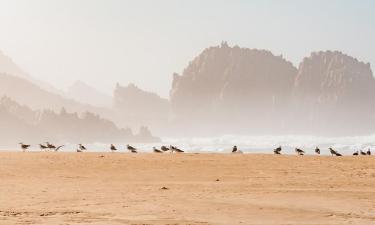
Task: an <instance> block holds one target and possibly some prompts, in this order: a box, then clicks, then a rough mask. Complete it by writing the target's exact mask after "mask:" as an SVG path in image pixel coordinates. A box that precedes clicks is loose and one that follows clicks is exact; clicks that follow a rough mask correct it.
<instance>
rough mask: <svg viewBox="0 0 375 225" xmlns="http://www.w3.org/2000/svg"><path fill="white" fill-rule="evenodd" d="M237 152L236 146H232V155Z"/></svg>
mask: <svg viewBox="0 0 375 225" xmlns="http://www.w3.org/2000/svg"><path fill="white" fill-rule="evenodd" d="M237 151H238V149H237V146H236V145H235V146H233V148H232V153H235V152H237Z"/></svg>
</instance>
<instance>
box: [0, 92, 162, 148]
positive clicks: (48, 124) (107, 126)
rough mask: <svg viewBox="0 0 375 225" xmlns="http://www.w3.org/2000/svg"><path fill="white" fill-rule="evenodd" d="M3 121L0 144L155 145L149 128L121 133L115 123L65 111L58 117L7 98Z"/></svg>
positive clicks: (1, 108)
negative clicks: (47, 142)
mask: <svg viewBox="0 0 375 225" xmlns="http://www.w3.org/2000/svg"><path fill="white" fill-rule="evenodd" d="M0 115H1V116H0V120H1V122H2V126H1V128H0V129H1V133H2V134H4V135H2V137H0V143H1V144H12V143H13V144H14V143H17V142H19V141H20V140H21V139H22V140H23V141H29V142H32V141H35V140H39V141H40V142H43V141H45V140H49V141H58V142H68V143H78V142H83V143H93V142H101V143H110V142H117V143H123V142H153V141H159V140H160V139H159V138H156V137H153V136H152V135H151V133H150V132H149V130H148V129H147V128H146V127H141V129H140V131H139V133H138V134H136V135H135V134H133V132H132V130H131V129H130V128H126V129H120V128H118V127H117V126H116V125H115V124H114V123H113V122H111V121H109V120H106V119H103V118H101V117H100V116H98V115H96V114H93V113H90V112H85V113H82V114H78V113H68V112H67V111H66V110H65V109H64V108H62V109H61V110H60V112H59V113H56V112H54V111H51V110H42V111H33V110H31V109H30V108H28V107H27V106H21V105H19V104H18V103H17V102H15V101H13V100H11V99H10V98H8V97H3V98H2V99H1V100H0Z"/></svg>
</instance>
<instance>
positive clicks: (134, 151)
mask: <svg viewBox="0 0 375 225" xmlns="http://www.w3.org/2000/svg"><path fill="white" fill-rule="evenodd" d="M126 147H127V149H128V150H129V151H130V152H131V153H137V149H136V148H134V147H133V146H130V145H126Z"/></svg>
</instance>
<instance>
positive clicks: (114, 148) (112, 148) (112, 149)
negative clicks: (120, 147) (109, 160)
mask: <svg viewBox="0 0 375 225" xmlns="http://www.w3.org/2000/svg"><path fill="white" fill-rule="evenodd" d="M110 148H111V151H112V152H114V151H117V148H116V146H114V145H113V144H111V147H110Z"/></svg>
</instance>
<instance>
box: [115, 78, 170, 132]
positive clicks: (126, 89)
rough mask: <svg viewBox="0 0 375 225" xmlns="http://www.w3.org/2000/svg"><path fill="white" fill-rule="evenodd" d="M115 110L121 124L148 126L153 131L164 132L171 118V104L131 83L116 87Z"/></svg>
mask: <svg viewBox="0 0 375 225" xmlns="http://www.w3.org/2000/svg"><path fill="white" fill-rule="evenodd" d="M113 101H114V105H113V109H114V111H115V113H116V116H117V119H116V121H118V122H119V123H120V124H127V125H130V126H133V127H139V126H140V125H147V126H148V127H150V129H151V130H153V131H154V130H157V131H158V132H163V130H164V129H165V128H164V129H163V126H166V123H167V122H168V116H169V102H168V100H167V99H163V98H161V97H160V96H159V95H157V94H155V93H152V92H148V91H144V90H142V89H140V88H138V87H137V86H136V85H134V84H132V83H130V84H129V85H127V86H121V85H120V84H117V85H116V88H115V90H114V94H113Z"/></svg>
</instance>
